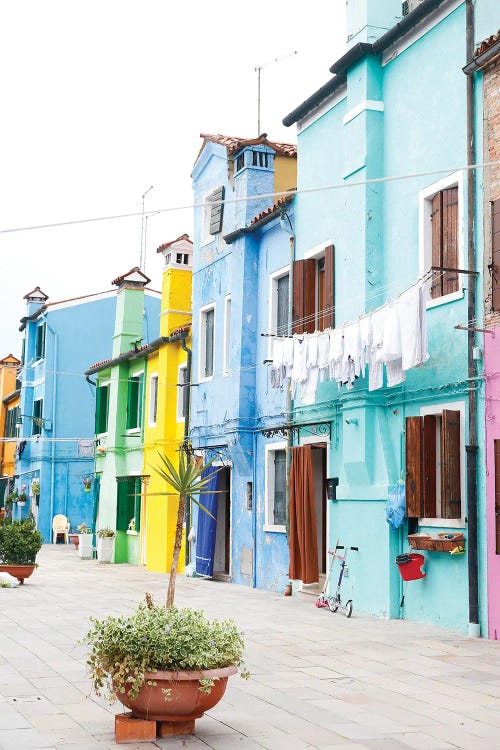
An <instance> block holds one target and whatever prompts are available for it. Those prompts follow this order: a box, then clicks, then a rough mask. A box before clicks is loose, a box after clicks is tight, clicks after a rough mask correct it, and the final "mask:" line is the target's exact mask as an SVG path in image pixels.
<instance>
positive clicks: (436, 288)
mask: <svg viewBox="0 0 500 750" xmlns="http://www.w3.org/2000/svg"><path fill="white" fill-rule="evenodd" d="M442 199H443V194H442V193H437V194H436V195H435V196H434V198H433V199H432V211H431V229H432V265H433V266H442V265H443V253H442V245H441V240H442V236H443V230H442V211H441V208H442ZM442 296H443V278H442V275H441V271H434V273H433V274H432V283H431V297H432V299H435V298H436V297H442Z"/></svg>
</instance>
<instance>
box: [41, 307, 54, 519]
mask: <svg viewBox="0 0 500 750" xmlns="http://www.w3.org/2000/svg"><path fill="white" fill-rule="evenodd" d="M41 318H42V320H43V321H44V323H45V325H46V326H47V328H48V329H49V331H50V332H51V333H52V335H53V337H54V353H53V357H52V362H53V365H52V368H53V372H52V440H51V444H50V461H51V467H50V518H49V523H50V524H51V527H52V519H53V518H54V493H55V472H56V460H55V459H56V456H55V451H56V441H55V438H56V404H57V333H56V331H55V329H54V328H53V327H52V326H51V325H50V323H49V321H48V320H47V317H46V315H45V313H42V315H41ZM41 473H42V472H41V469H40V475H41Z"/></svg>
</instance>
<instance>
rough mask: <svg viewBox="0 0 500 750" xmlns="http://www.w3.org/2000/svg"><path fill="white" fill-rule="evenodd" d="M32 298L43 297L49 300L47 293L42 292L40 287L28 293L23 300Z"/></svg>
mask: <svg viewBox="0 0 500 750" xmlns="http://www.w3.org/2000/svg"><path fill="white" fill-rule="evenodd" d="M30 297H43V299H48V296H47V295H46V294H45V292H42V290H41V289H40V287H39V286H36V287H35V288H34V289H32V290H31V292H28V294H25V295H24V297H23V299H29V298H30Z"/></svg>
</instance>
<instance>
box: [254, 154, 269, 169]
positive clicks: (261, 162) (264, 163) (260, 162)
mask: <svg viewBox="0 0 500 750" xmlns="http://www.w3.org/2000/svg"><path fill="white" fill-rule="evenodd" d="M270 163H271V154H266V153H265V152H264V151H252V166H253V167H267V168H269V166H270Z"/></svg>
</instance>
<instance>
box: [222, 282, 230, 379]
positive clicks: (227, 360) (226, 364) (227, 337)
mask: <svg viewBox="0 0 500 750" xmlns="http://www.w3.org/2000/svg"><path fill="white" fill-rule="evenodd" d="M230 365H231V295H230V294H228V295H227V296H226V297H225V299H224V361H223V373H224V375H227V374H228V373H229V370H230Z"/></svg>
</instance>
